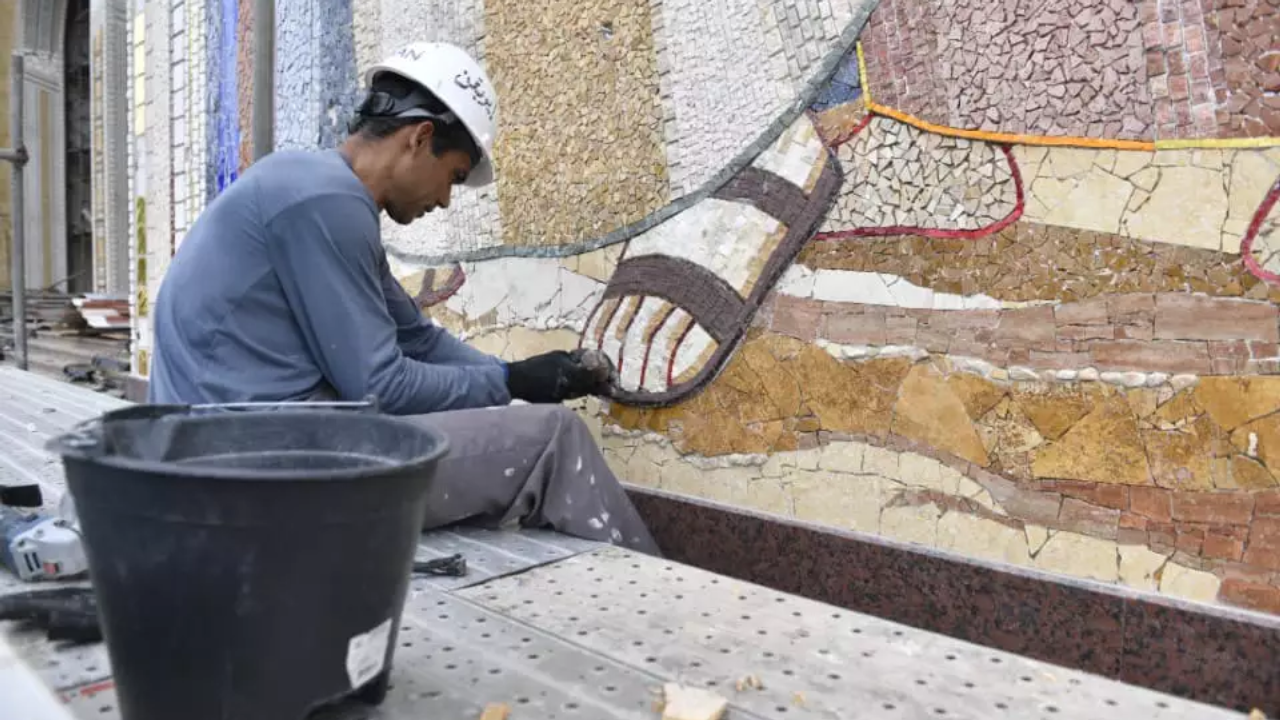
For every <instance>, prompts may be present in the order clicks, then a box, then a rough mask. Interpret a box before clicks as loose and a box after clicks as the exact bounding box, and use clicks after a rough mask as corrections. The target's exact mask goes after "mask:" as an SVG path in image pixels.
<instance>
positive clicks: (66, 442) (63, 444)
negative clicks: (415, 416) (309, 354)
mask: <svg viewBox="0 0 1280 720" xmlns="http://www.w3.org/2000/svg"><path fill="white" fill-rule="evenodd" d="M268 409H279V410H322V409H328V410H356V411H359V412H366V413H373V414H377V413H378V411H379V406H378V398H377V396H375V395H367V396H365V399H364V400H359V401H350V400H324V401H315V402H312V401H307V400H295V401H280V402H236V403H203V404H196V405H133V406H130V407H125V408H121V409H119V410H113V411H110V412H107V413H105V414H103V415H99V416H97V417H92V418H89V419H88V420H82V421H80V422H78V423H76V424H75V425H73V426H72V427H71V429H70V430H68V431H67V432H66V434H64V435H62V436H60V437H56V438H54V439H53V440H51V441H49V443H48V447H49V449H50V450H53V451H55V452H61V451H62V450H71V451H72V452H76V453H81V454H84V455H93V454H97V453H96V452H95V451H98V452H100V451H101V450H102V449H103V447H102V421H103V420H104V419H106V418H110V417H112V416H115V417H128V416H130V415H135V414H136V415H137V416H138V417H152V418H159V417H164V416H165V415H175V414H178V413H186V412H192V411H210V410H240V411H243V410H268Z"/></svg>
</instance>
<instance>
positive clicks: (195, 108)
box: [176, 0, 209, 244]
mask: <svg viewBox="0 0 1280 720" xmlns="http://www.w3.org/2000/svg"><path fill="white" fill-rule="evenodd" d="M186 5H187V29H186V66H187V78H186V85H187V91H186V98H185V101H186V102H185V103H184V104H185V106H186V113H187V132H186V136H187V153H186V163H185V170H184V172H185V173H186V176H187V181H186V199H185V200H186V221H187V223H186V227H185V228H183V229H182V230H181V231H180V232H179V234H178V237H177V238H176V244H181V243H182V237H183V236H184V235H185V234H186V230H187V229H189V228H190V226H191V224H192V223H194V222H195V219H196V216H197V215H199V214H200V212H201V211H202V210H204V206H205V201H206V200H207V199H208V197H209V174H208V172H207V169H208V167H209V140H208V139H209V112H208V105H207V101H208V97H209V93H208V85H209V63H208V53H207V52H206V51H205V48H206V43H207V41H208V36H209V28H208V23H206V22H205V18H206V9H205V0H186Z"/></svg>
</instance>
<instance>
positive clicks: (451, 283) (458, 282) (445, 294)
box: [414, 264, 467, 310]
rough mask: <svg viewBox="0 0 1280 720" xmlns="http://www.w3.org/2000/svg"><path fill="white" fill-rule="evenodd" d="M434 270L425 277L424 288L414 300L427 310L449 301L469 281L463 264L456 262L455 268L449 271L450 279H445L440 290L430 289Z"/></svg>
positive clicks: (420, 307) (419, 306) (422, 308)
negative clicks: (429, 283) (428, 283)
mask: <svg viewBox="0 0 1280 720" xmlns="http://www.w3.org/2000/svg"><path fill="white" fill-rule="evenodd" d="M434 279H435V276H434V272H433V274H432V275H431V276H429V277H424V278H423V284H422V290H420V291H419V292H418V297H416V298H414V300H416V301H417V303H418V308H419V309H421V310H426V309H427V308H429V307H435V306H436V305H439V304H440V303H443V302H447V301H448V300H449V298H451V297H453V296H454V295H457V294H458V291H459V290H461V289H462V286H463V285H465V284H466V282H467V273H466V272H465V271H464V270H463V269H462V266H461V265H457V264H455V265H454V266H453V270H452V271H451V272H450V273H449V279H448V280H446V281H445V283H444V286H443V287H441V288H440V289H439V290H434V289H432V290H428V289H427V282H429V281H432V282H433V281H434Z"/></svg>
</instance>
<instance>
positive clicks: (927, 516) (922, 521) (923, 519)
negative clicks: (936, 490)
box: [880, 504, 941, 547]
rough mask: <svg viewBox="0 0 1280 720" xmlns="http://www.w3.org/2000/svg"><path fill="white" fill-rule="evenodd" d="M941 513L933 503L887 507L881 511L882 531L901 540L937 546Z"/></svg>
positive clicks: (887, 535) (892, 537)
mask: <svg viewBox="0 0 1280 720" xmlns="http://www.w3.org/2000/svg"><path fill="white" fill-rule="evenodd" d="M940 513H941V511H940V510H938V508H937V506H935V505H933V504H926V505H917V506H915V507H891V508H885V509H884V512H882V513H880V533H881V534H882V535H884V536H885V537H887V538H891V539H893V540H898V541H900V542H910V543H916V544H918V545H926V546H928V547H937V546H938V519H939V516H940Z"/></svg>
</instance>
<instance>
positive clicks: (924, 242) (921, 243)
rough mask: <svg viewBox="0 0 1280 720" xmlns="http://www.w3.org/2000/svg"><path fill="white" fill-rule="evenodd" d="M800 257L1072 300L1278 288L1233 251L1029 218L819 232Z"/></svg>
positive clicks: (920, 280) (934, 283)
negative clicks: (860, 235)
mask: <svg viewBox="0 0 1280 720" xmlns="http://www.w3.org/2000/svg"><path fill="white" fill-rule="evenodd" d="M1267 237H1271V236H1270V235H1267ZM1276 237H1277V238H1278V239H1280V235H1278V236H1276ZM1267 257H1270V255H1268V256H1267ZM797 262H799V263H801V264H803V265H804V266H805V267H808V268H813V269H815V270H823V269H825V270H848V271H859V272H871V273H883V274H885V275H890V276H894V277H901V278H903V279H904V280H906V281H909V282H910V283H913V284H914V285H917V286H920V287H923V288H927V289H929V290H931V291H934V292H937V293H950V294H955V295H963V296H973V295H976V294H984V295H989V296H991V297H993V298H996V299H998V300H1002V301H1009V302H1020V301H1037V300H1039V301H1056V302H1074V301H1078V300H1086V299H1088V298H1096V297H1100V296H1103V295H1106V294H1109V293H1135V292H1196V293H1205V294H1208V295H1213V296H1219V297H1249V298H1254V299H1261V298H1267V299H1270V300H1272V301H1273V302H1280V292H1276V291H1268V289H1267V287H1266V286H1265V285H1264V284H1263V283H1262V282H1260V281H1259V280H1258V279H1257V278H1256V277H1254V276H1253V275H1252V274H1250V273H1249V272H1248V271H1247V269H1246V268H1245V267H1244V265H1243V264H1242V263H1241V262H1240V260H1239V256H1237V255H1235V254H1232V253H1224V252H1219V251H1217V250H1205V249H1200V248H1190V247H1181V246H1177V245H1170V244H1165V243H1156V242H1148V241H1144V240H1131V239H1129V238H1126V237H1123V236H1120V235H1116V234H1114V233H1105V232H1096V231H1093V230H1078V229H1075V228H1067V227H1058V226H1053V225H1042V224H1039V223H1032V222H1026V221H1019V222H1017V223H1014V224H1012V225H1010V226H1008V227H1006V228H1004V229H1001V230H999V231H997V232H996V233H994V234H993V235H990V236H988V237H985V238H979V239H976V240H961V239H939V238H928V237H922V236H919V235H906V236H897V237H891V238H866V239H859V240H856V241H850V240H842V239H837V240H831V239H817V240H814V241H813V242H811V243H810V244H808V245H807V246H805V249H804V250H803V251H802V252H801V253H800V257H799V258H798V259H797ZM1117 268H1118V269H1120V270H1122V272H1115V269H1117Z"/></svg>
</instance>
